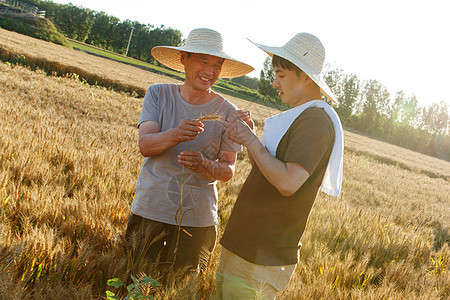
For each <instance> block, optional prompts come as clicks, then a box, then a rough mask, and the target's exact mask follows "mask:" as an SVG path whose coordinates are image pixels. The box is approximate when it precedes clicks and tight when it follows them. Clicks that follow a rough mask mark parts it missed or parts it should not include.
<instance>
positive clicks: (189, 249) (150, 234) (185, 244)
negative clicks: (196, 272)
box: [125, 213, 217, 269]
mask: <svg viewBox="0 0 450 300" xmlns="http://www.w3.org/2000/svg"><path fill="white" fill-rule="evenodd" d="M125 238H126V240H127V242H128V247H129V248H130V249H136V247H139V248H140V249H144V251H145V255H146V257H147V258H148V259H149V260H151V261H154V262H157V260H158V258H159V262H161V263H168V264H170V265H173V266H174V267H175V268H184V267H188V268H189V269H192V268H194V269H197V268H199V267H200V268H201V269H204V267H205V266H206V263H207V262H208V260H209V257H210V254H211V253H212V251H213V250H214V247H215V245H216V238H217V228H216V226H209V227H187V226H182V227H181V230H178V226H177V225H171V224H166V223H161V222H157V221H153V220H150V219H146V218H143V217H141V216H138V215H135V214H133V213H131V214H130V217H129V218H128V224H127V230H126V232H125ZM177 240H178V245H177ZM175 249H176V251H175Z"/></svg>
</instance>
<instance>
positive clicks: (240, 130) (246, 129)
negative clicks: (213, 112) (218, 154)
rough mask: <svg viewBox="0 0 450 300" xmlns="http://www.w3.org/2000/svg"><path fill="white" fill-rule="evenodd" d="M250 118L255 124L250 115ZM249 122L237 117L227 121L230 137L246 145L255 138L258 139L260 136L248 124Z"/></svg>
mask: <svg viewBox="0 0 450 300" xmlns="http://www.w3.org/2000/svg"><path fill="white" fill-rule="evenodd" d="M248 118H249V119H247V121H248V123H250V124H251V125H252V126H254V125H253V120H251V118H250V117H249V115H248ZM248 123H247V122H245V121H244V120H242V119H240V118H235V119H234V120H231V121H228V122H227V123H225V128H226V130H227V134H228V138H229V139H230V140H232V141H233V142H235V143H237V144H240V145H244V146H246V147H248V146H249V145H250V144H251V143H253V142H254V141H255V140H258V137H257V136H256V134H255V132H254V131H253V129H252V128H251V127H250V126H249V125H248Z"/></svg>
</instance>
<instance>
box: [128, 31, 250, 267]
mask: <svg viewBox="0 0 450 300" xmlns="http://www.w3.org/2000/svg"><path fill="white" fill-rule="evenodd" d="M152 55H153V57H154V58H155V59H157V60H158V61H159V62H160V63H162V64H164V65H166V66H168V67H170V68H172V69H175V70H178V71H184V73H185V80H184V83H183V84H181V85H178V84H155V85H152V86H150V87H149V88H148V90H147V93H146V95H145V97H144V103H143V108H142V111H141V115H140V117H139V121H138V128H139V149H140V152H141V154H142V155H143V156H144V157H145V160H144V162H143V164H142V167H141V170H140V173H139V178H138V180H137V184H136V196H135V198H134V201H133V204H132V207H131V214H130V217H129V220H128V225H127V230H126V238H127V241H128V243H129V246H130V247H131V248H133V245H136V242H137V243H138V245H139V246H138V247H137V248H139V249H145V252H146V253H145V254H146V256H147V257H148V259H150V260H152V261H156V260H157V258H158V257H159V261H160V262H166V263H168V264H170V265H172V266H174V267H176V268H183V267H186V266H187V267H189V268H197V267H198V265H199V260H200V258H201V257H202V256H206V257H203V258H206V259H207V258H208V257H209V254H210V253H211V251H212V250H213V249H214V246H215V243H216V232H217V230H216V226H217V225H218V217H217V202H218V199H217V188H216V181H217V180H221V181H227V180H229V179H230V178H231V177H232V176H233V173H234V164H235V161H236V152H237V151H240V150H241V146H240V145H238V144H235V143H234V142H232V141H231V140H229V139H228V138H227V136H226V131H225V129H224V126H223V125H224V123H225V122H226V121H227V120H229V119H230V118H232V116H233V113H234V112H235V111H236V110H237V108H236V107H235V106H234V105H233V104H231V103H230V102H228V101H227V100H226V99H224V98H223V97H222V96H220V95H218V94H216V93H215V92H213V91H212V90H211V87H212V86H213V84H214V83H215V82H216V81H217V79H218V78H219V77H223V78H232V77H239V76H243V75H245V74H247V73H249V72H251V71H252V70H253V68H252V67H251V66H249V65H247V64H244V63H242V62H239V61H237V60H235V59H233V58H231V57H230V56H228V55H227V54H225V53H224V52H223V47H222V38H221V35H220V34H219V33H218V32H216V31H213V30H210V29H205V28H200V29H194V30H192V31H191V33H190V34H189V36H188V38H187V40H186V44H185V46H183V47H168V46H158V47H154V48H153V49H152ZM133 240H134V241H133ZM134 248H135V249H136V247H134ZM202 261H205V259H203V260H202Z"/></svg>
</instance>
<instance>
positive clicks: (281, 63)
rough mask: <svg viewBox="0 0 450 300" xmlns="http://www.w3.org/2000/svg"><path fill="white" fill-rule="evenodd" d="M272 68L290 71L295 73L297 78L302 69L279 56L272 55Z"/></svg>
mask: <svg viewBox="0 0 450 300" xmlns="http://www.w3.org/2000/svg"><path fill="white" fill-rule="evenodd" d="M272 66H273V67H281V68H283V69H288V70H290V71H295V73H296V74H297V76H300V73H302V72H303V71H302V69H300V68H299V67H297V66H296V65H294V64H293V63H291V62H290V61H288V60H287V59H284V58H282V57H280V56H277V55H274V56H273V57H272Z"/></svg>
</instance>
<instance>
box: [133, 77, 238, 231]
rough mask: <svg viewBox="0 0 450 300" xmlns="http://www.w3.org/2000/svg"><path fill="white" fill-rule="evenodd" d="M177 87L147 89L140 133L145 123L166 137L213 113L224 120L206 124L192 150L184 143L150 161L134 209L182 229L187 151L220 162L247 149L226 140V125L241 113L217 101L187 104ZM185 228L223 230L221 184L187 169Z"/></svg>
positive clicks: (144, 168)
mask: <svg viewBox="0 0 450 300" xmlns="http://www.w3.org/2000/svg"><path fill="white" fill-rule="evenodd" d="M178 88H179V85H177V84H155V85H151V86H150V87H149V88H148V89H147V93H146V94H145V97H144V103H143V107H142V111H141V115H140V117H139V121H138V127H139V125H140V124H141V123H142V122H145V121H154V122H157V123H158V124H159V128H160V131H161V132H163V131H166V130H169V129H171V128H174V127H177V126H178V125H179V123H180V121H181V120H182V119H186V118H189V119H198V118H200V117H202V116H205V115H207V114H209V113H212V114H213V115H219V116H220V119H219V120H210V121H203V124H204V131H203V132H202V133H200V134H199V136H198V137H197V138H196V139H195V140H192V141H189V142H188V143H187V144H186V143H185V142H183V143H180V144H178V145H176V146H174V147H172V148H170V149H168V150H167V151H165V152H164V153H162V154H160V155H156V156H151V157H147V158H145V159H144V162H143V163H142V167H141V171H140V173H139V177H138V180H137V184H136V196H135V198H134V201H133V204H132V206H131V211H132V213H133V214H135V215H139V216H141V217H144V218H147V219H150V220H154V221H158V222H163V223H167V224H173V225H177V224H179V222H180V215H179V212H178V214H177V210H178V209H179V207H180V200H181V198H180V197H181V193H180V192H181V183H182V175H183V174H182V172H183V166H182V165H181V164H179V163H178V161H177V156H178V154H179V153H180V152H182V151H184V150H194V151H199V152H201V153H202V154H203V156H205V157H207V158H209V159H212V160H215V159H217V158H218V155H219V152H220V151H240V150H241V146H239V145H237V144H235V143H233V142H232V141H231V140H229V139H228V138H227V136H226V132H225V129H224V126H223V125H224V122H225V121H226V120H228V119H231V118H232V114H233V112H234V111H236V110H237V108H236V107H235V106H234V105H233V104H232V103H230V102H228V101H227V100H226V99H224V98H223V97H221V96H220V95H217V96H216V97H215V98H214V99H213V100H211V101H209V102H208V103H206V104H202V105H192V104H189V103H187V102H186V101H185V100H184V99H183V98H182V97H181V96H180V93H179V89H178ZM183 178H184V182H185V183H184V185H183V208H182V212H183V217H182V225H183V226H193V227H206V226H212V225H217V224H218V223H219V222H218V217H217V188H216V181H215V180H212V179H210V178H208V177H206V176H204V175H201V174H199V173H195V172H192V171H191V170H189V169H187V168H184V175H183Z"/></svg>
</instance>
